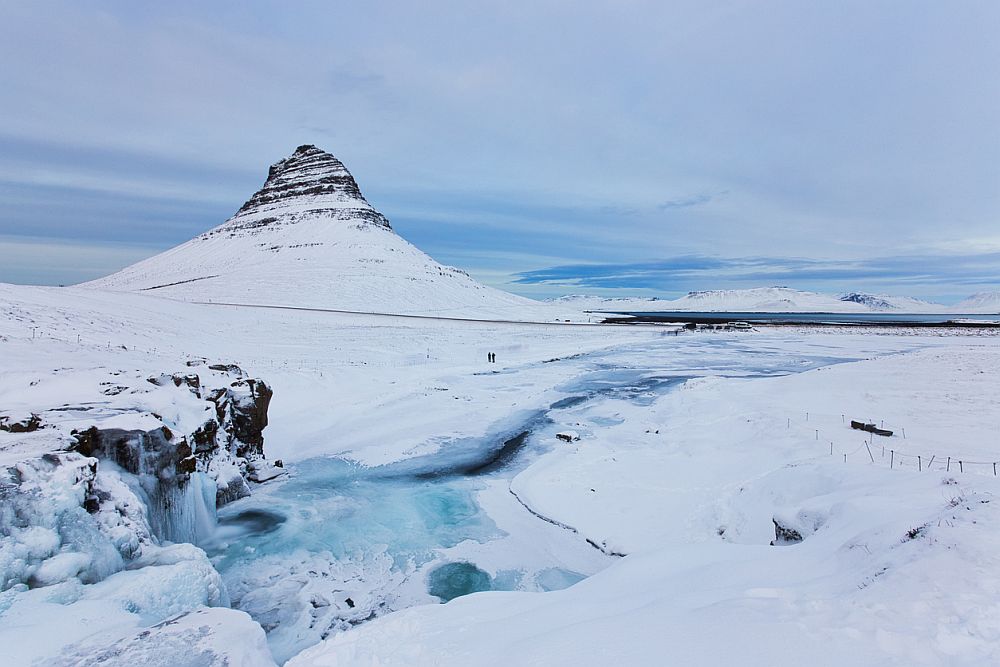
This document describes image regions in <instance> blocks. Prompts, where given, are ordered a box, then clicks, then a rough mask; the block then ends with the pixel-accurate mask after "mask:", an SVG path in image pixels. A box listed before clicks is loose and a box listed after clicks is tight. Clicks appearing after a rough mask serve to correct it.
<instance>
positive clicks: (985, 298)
mask: <svg viewBox="0 0 1000 667" xmlns="http://www.w3.org/2000/svg"><path fill="white" fill-rule="evenodd" d="M955 312H957V313H967V314H973V313H985V314H987V315H992V314H994V313H995V314H998V315H1000V291H997V292H979V293H978V294H973V295H972V296H970V297H969V298H968V299H965V300H963V301H960V302H958V303H957V304H955Z"/></svg>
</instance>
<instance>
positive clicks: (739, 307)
mask: <svg viewBox="0 0 1000 667" xmlns="http://www.w3.org/2000/svg"><path fill="white" fill-rule="evenodd" d="M554 302H555V303H560V304H563V305H566V306H573V307H575V308H582V309H585V310H606V311H621V312H626V311H635V312H640V311H693V312H759V313H782V312H784V313H803V312H815V313H867V312H899V313H930V312H939V313H940V312H947V311H948V310H949V308H948V307H947V306H943V305H940V304H934V303H929V302H927V301H921V300H919V299H914V298H911V297H897V296H887V295H874V294H865V293H861V292H852V293H850V294H844V295H842V296H834V295H831V294H819V293H817V292H805V291H802V290H796V289H790V288H788V287H757V288H753V289H740V290H707V291H699V292H689V293H688V294H686V295H685V296H682V297H681V298H679V299H673V300H670V299H657V298H614V299H604V298H601V297H593V296H580V295H574V296H568V297H562V298H560V299H555V300H554Z"/></svg>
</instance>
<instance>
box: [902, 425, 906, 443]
mask: <svg viewBox="0 0 1000 667" xmlns="http://www.w3.org/2000/svg"><path fill="white" fill-rule="evenodd" d="M903 440H906V429H905V428H904V429H903Z"/></svg>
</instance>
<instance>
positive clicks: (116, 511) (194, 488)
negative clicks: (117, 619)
mask: <svg viewBox="0 0 1000 667" xmlns="http://www.w3.org/2000/svg"><path fill="white" fill-rule="evenodd" d="M89 377H90V378H91V381H92V382H95V385H96V386H95V387H94V389H93V392H92V398H93V399H94V400H87V401H83V402H81V403H80V404H74V403H66V402H60V401H58V397H54V398H56V399H57V402H56V404H55V405H53V406H52V407H50V408H48V409H39V410H38V411H37V412H34V413H31V414H30V415H15V416H11V415H5V419H4V425H5V427H6V428H5V430H8V431H10V432H11V434H16V435H17V437H19V438H21V439H23V440H24V441H25V444H30V443H31V442H35V441H37V440H38V438H39V437H42V438H44V439H45V442H47V443H51V444H50V447H51V452H50V453H46V454H42V455H39V454H37V453H35V454H33V455H28V456H27V457H26V458H25V460H23V461H21V462H19V463H17V464H16V465H13V466H9V467H6V468H0V590H4V589H6V588H8V587H10V586H14V585H27V586H43V585H49V584H52V583H57V582H58V581H63V580H65V579H67V578H71V577H77V578H80V579H81V580H83V581H98V580H100V579H101V578H103V577H105V576H108V575H109V574H111V573H113V572H115V571H117V570H119V569H121V568H122V567H124V566H125V565H126V564H127V563H128V562H130V561H131V560H133V559H135V558H137V557H139V556H140V555H141V554H142V551H143V546H144V545H147V544H153V543H159V542H162V541H170V542H192V543H195V544H197V543H200V542H202V540H204V539H206V538H207V537H209V536H210V535H211V534H212V532H213V531H214V527H215V511H216V508H217V507H218V506H220V505H223V504H225V503H228V502H231V501H233V500H236V499H237V498H241V497H243V496H246V495H248V494H249V493H250V485H251V483H254V482H261V481H265V480H267V479H272V478H273V477H275V476H277V475H279V474H282V473H283V472H284V471H283V469H282V468H281V467H280V466H275V465H272V464H271V463H270V462H268V461H267V459H266V458H265V456H264V435H263V431H264V429H265V428H266V426H267V410H268V406H269V404H270V400H271V396H272V392H271V389H270V387H268V385H267V383H266V382H264V381H263V380H261V379H259V378H252V377H247V376H246V374H245V373H244V372H243V371H242V370H241V369H239V368H238V367H236V366H231V365H211V366H210V365H208V364H207V363H203V362H197V363H195V364H193V365H192V366H191V367H189V368H188V369H187V370H186V371H184V372H181V373H174V374H158V375H154V376H144V375H141V374H129V373H126V372H124V371H109V372H108V374H107V376H106V378H101V377H100V376H93V375H91V376H89ZM95 377H97V381H95V380H94V378H95ZM101 379H104V381H99V380H101ZM70 384H73V383H70ZM74 386H75V385H74ZM109 389H113V391H109ZM150 406H158V408H157V410H158V411H159V410H162V411H163V412H165V413H166V414H168V415H170V416H169V419H168V418H166V417H164V416H163V415H160V414H157V413H156V412H153V411H152V410H151V409H150ZM7 437H8V440H9V438H10V436H7ZM15 444H16V443H15ZM26 451H28V450H26ZM31 451H33V452H36V451H37V449H35V450H31Z"/></svg>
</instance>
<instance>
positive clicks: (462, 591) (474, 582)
mask: <svg viewBox="0 0 1000 667" xmlns="http://www.w3.org/2000/svg"><path fill="white" fill-rule="evenodd" d="M491 588H493V578H492V577H490V575H489V573H487V572H483V571H482V570H480V569H479V568H478V567H476V566H475V565H473V564H472V563H445V564H444V565H441V566H439V567H436V568H435V569H433V570H431V572H430V575H428V585H427V590H428V591H429V592H430V594H431V595H433V596H435V597H439V598H441V601H442V602H448V601H449V600H454V599H455V598H457V597H461V596H463V595H469V594H470V593H478V592H480V591H488V590H490V589H491Z"/></svg>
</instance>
